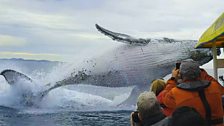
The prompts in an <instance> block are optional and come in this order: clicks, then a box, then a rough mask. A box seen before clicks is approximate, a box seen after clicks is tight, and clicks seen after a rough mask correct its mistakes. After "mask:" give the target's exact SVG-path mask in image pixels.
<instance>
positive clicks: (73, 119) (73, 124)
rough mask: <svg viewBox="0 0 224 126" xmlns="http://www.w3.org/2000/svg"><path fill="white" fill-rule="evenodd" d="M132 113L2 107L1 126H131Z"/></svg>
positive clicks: (0, 114) (0, 110)
mask: <svg viewBox="0 0 224 126" xmlns="http://www.w3.org/2000/svg"><path fill="white" fill-rule="evenodd" d="M130 113H131V111H122V110H119V111H89V112H80V111H79V112H74V111H73V112H71V111H70V112H68V111H67V112H57V113H42V114H40V113H36V114H35V113H34V114H30V113H23V112H20V111H18V110H16V109H11V108H7V107H0V125H1V126H129V125H130V122H129V116H130Z"/></svg>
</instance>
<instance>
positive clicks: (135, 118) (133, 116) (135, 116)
mask: <svg viewBox="0 0 224 126" xmlns="http://www.w3.org/2000/svg"><path fill="white" fill-rule="evenodd" d="M132 120H133V122H135V123H139V122H140V119H139V117H138V112H137V111H135V112H134V113H133V114H132Z"/></svg>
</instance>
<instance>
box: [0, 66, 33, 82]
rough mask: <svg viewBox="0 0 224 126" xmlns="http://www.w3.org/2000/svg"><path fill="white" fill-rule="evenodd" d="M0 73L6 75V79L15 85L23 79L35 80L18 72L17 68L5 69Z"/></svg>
mask: <svg viewBox="0 0 224 126" xmlns="http://www.w3.org/2000/svg"><path fill="white" fill-rule="evenodd" d="M0 75H2V76H4V78H5V80H6V81H7V82H8V83H9V84H10V85H14V84H15V83H16V82H18V81H19V80H21V79H24V80H27V81H28V82H33V81H32V79H31V78H30V77H28V76H26V75H24V74H22V73H20V72H17V71H15V70H10V69H7V70H4V71H2V72H1V73H0Z"/></svg>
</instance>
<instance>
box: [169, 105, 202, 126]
mask: <svg viewBox="0 0 224 126" xmlns="http://www.w3.org/2000/svg"><path fill="white" fill-rule="evenodd" d="M169 126H206V122H205V120H204V119H203V117H202V116H201V115H200V114H199V113H198V112H197V111H196V109H195V108H192V107H188V106H182V107H179V108H177V109H175V111H174V112H173V114H172V116H171V118H170V120H169Z"/></svg>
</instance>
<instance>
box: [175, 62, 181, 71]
mask: <svg viewBox="0 0 224 126" xmlns="http://www.w3.org/2000/svg"><path fill="white" fill-rule="evenodd" d="M180 64H181V63H180V62H177V63H176V70H177V69H180Z"/></svg>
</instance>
